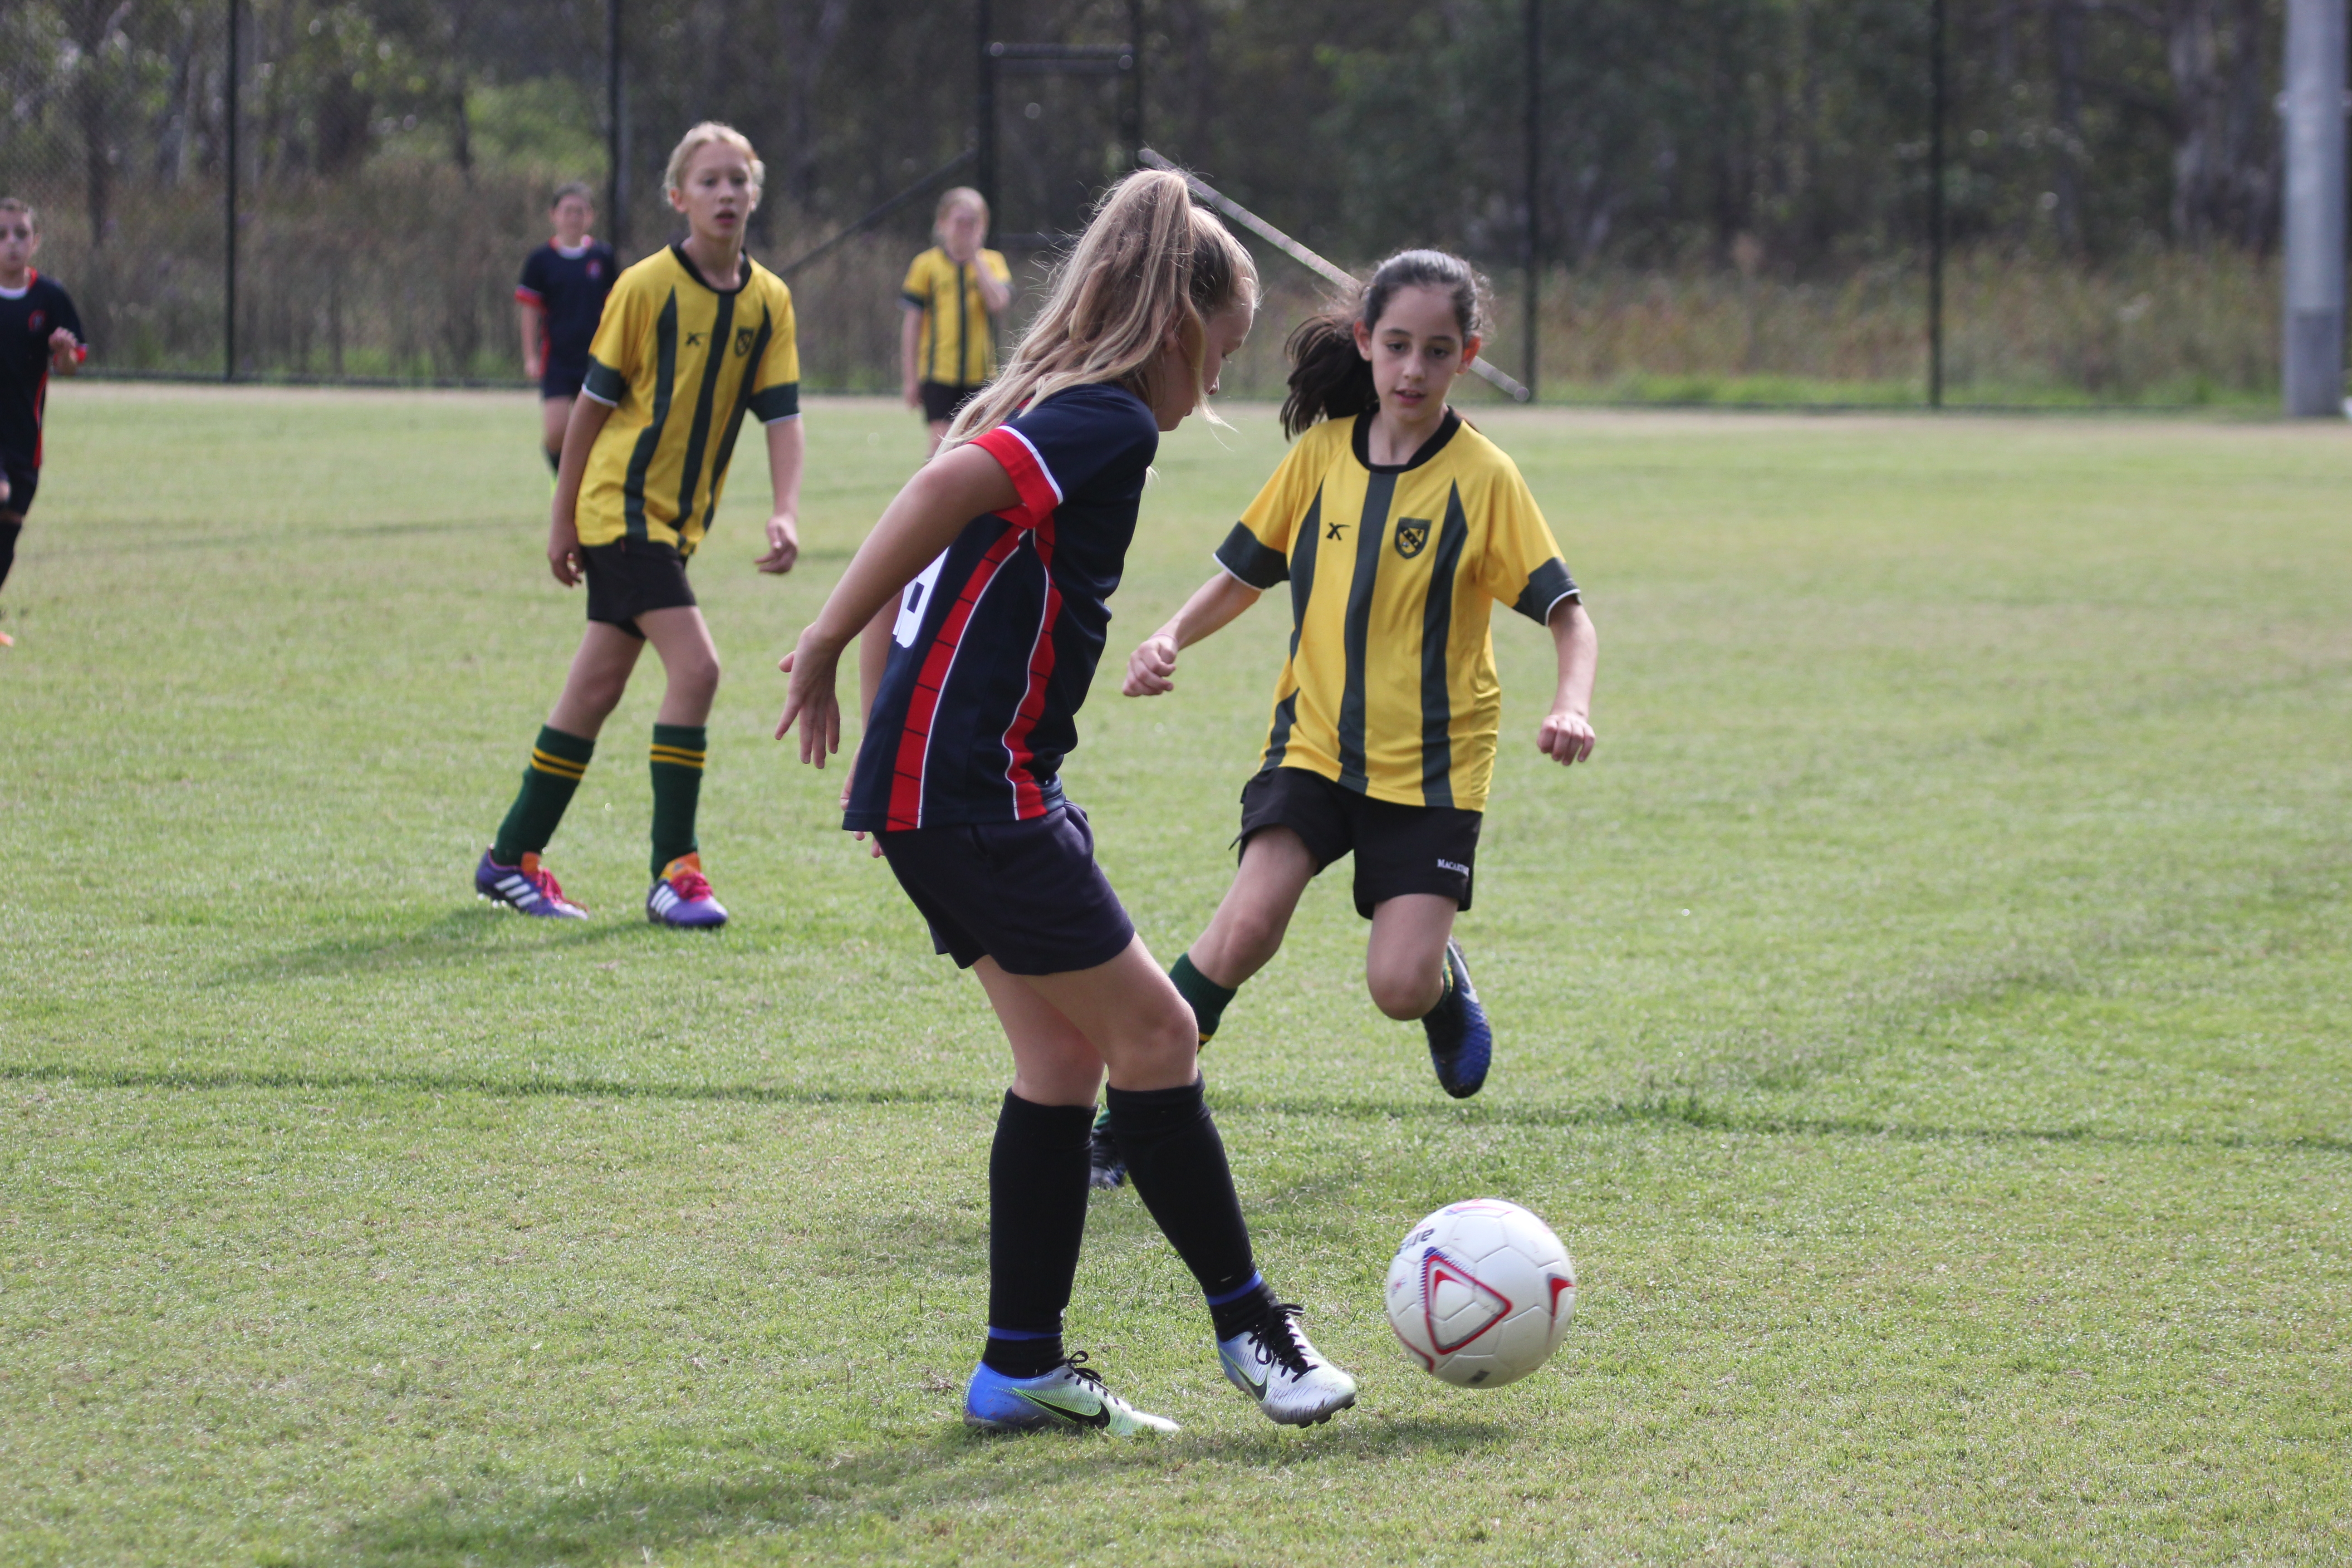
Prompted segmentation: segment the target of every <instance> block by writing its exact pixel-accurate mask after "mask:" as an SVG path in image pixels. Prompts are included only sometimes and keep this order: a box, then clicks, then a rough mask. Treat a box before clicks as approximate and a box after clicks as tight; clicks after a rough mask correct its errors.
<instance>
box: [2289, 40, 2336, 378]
mask: <svg viewBox="0 0 2352 1568" xmlns="http://www.w3.org/2000/svg"><path fill="white" fill-rule="evenodd" d="M2345 46H2346V37H2345V0H2287V8H2286V93H2285V100H2286V101H2285V108H2286V127H2285V130H2286V268H2285V271H2286V277H2285V285H2286V289H2285V292H2286V299H2285V301H2284V303H2285V306H2286V309H2285V310H2284V312H2283V314H2284V317H2285V334H2284V335H2285V342H2284V344H2283V345H2282V347H2283V349H2284V355H2283V357H2284V365H2283V367H2282V368H2283V369H2284V373H2285V374H2284V377H2283V378H2282V379H2283V382H2284V385H2283V386H2282V388H2281V391H2282V393H2283V395H2284V404H2285V408H2286V412H2287V414H2288V415H2289V416H2291V417H2295V418H2306V419H2308V418H2328V417H2335V418H2341V417H2343V416H2344V413H2345V400H2344V110H2345V102H2344V78H2345V59H2344V52H2345Z"/></svg>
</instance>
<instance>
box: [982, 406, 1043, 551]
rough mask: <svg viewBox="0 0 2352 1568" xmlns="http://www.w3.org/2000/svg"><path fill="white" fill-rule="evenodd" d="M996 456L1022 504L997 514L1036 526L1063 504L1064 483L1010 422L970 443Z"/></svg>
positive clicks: (1016, 523)
mask: <svg viewBox="0 0 2352 1568" xmlns="http://www.w3.org/2000/svg"><path fill="white" fill-rule="evenodd" d="M971 444H972V445H973V446H975V447H979V448H980V449H981V450H982V451H983V452H986V453H987V454H988V455H989V456H990V457H992V458H995V459H996V460H997V462H998V464H999V465H1001V466H1002V467H1003V469H1004V473H1005V477H1006V478H1007V479H1011V480H1012V481H1013V494H1015V495H1017V496H1019V497H1020V498H1021V504H1020V505H1019V506H1017V507H1009V508H1007V509H1006V510H1003V511H1000V512H998V513H997V514H996V515H997V516H999V517H1001V518H1003V519H1004V521H1007V522H1009V523H1012V524H1013V526H1014V527H1016V528H1036V527H1038V526H1040V525H1042V524H1043V523H1044V522H1045V521H1046V519H1048V518H1050V517H1052V516H1053V515H1054V509H1055V507H1057V506H1060V505H1061V504H1062V487H1061V486H1060V485H1058V484H1056V483H1055V480H1054V476H1053V473H1052V471H1051V470H1049V469H1048V468H1046V467H1045V458H1041V457H1039V456H1038V455H1037V448H1036V447H1032V446H1031V445H1030V444H1029V443H1028V442H1027V441H1026V440H1025V439H1024V438H1023V437H1022V435H1021V433H1020V432H1019V431H1017V430H1015V429H1013V427H1012V426H1009V425H999V426H997V427H996V428H995V429H993V430H991V431H989V432H988V433H987V434H986V435H984V436H979V437H974V438H973V440H972V443H971Z"/></svg>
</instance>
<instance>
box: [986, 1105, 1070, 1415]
mask: <svg viewBox="0 0 2352 1568" xmlns="http://www.w3.org/2000/svg"><path fill="white" fill-rule="evenodd" d="M1093 1125H1094V1107H1092V1106H1090V1105H1038V1104H1036V1103H1034V1101H1031V1100H1024V1099H1022V1098H1021V1097H1020V1096H1019V1095H1017V1094H1014V1093H1013V1092H1012V1091H1011V1090H1009V1089H1008V1090H1006V1091H1005V1095H1004V1108H1003V1110H999V1111H998V1112H997V1113H996V1142H995V1143H994V1144H993V1145H992V1147H991V1148H990V1150H989V1154H988V1347H987V1349H985V1350H983V1351H982V1352H981V1356H980V1359H981V1360H982V1362H983V1363H986V1364H987V1365H989V1366H990V1367H992V1368H994V1369H995V1370H996V1371H998V1372H1001V1373H1003V1374H1004V1375H1005V1376H1007V1377H1036V1376H1038V1375H1039V1374H1041V1373H1045V1372H1047V1371H1050V1370H1051V1369H1052V1368H1053V1367H1054V1366H1055V1365H1056V1364H1057V1363H1059V1362H1060V1361H1061V1359H1062V1312H1063V1310H1064V1309H1065V1308H1066V1307H1068V1306H1069V1304H1070V1282H1071V1281H1072V1280H1073V1279H1076V1278H1077V1273H1078V1247H1079V1244H1080V1243H1082V1242H1083V1241H1084V1240H1085V1239H1086V1234H1087V1145H1088V1142H1089V1140H1090V1136H1091V1132H1092V1129H1093Z"/></svg>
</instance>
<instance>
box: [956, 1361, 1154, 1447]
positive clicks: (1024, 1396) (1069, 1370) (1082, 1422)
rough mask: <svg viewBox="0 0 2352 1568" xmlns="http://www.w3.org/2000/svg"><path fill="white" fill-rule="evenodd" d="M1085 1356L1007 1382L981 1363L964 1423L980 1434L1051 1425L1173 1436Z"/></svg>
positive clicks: (967, 1391) (967, 1392)
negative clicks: (1088, 1363) (1105, 1380)
mask: <svg viewBox="0 0 2352 1568" xmlns="http://www.w3.org/2000/svg"><path fill="white" fill-rule="evenodd" d="M1086 1359H1087V1352H1084V1351H1080V1352H1078V1353H1077V1354H1076V1355H1074V1356H1072V1357H1070V1358H1069V1359H1068V1360H1067V1361H1065V1362H1064V1363H1062V1364H1061V1365H1059V1366H1057V1367H1055V1369H1054V1370H1053V1371H1051V1372H1049V1373H1045V1375H1044V1376H1042V1377H1007V1376H1005V1375H1004V1374H1003V1373H1001V1372H998V1371H997V1370H996V1369H995V1368H993V1367H992V1366H989V1365H988V1364H987V1363H984V1362H983V1363H982V1364H981V1365H979V1366H978V1367H975V1368H974V1369H973V1370H972V1374H971V1382H970V1383H968V1384H964V1390H963V1424H964V1425H965V1426H970V1427H971V1428H973V1429H974V1430H976V1431H981V1432H1035V1431H1039V1430H1042V1429H1044V1428H1045V1427H1049V1426H1061V1427H1072V1428H1077V1427H1091V1428H1093V1429H1094V1430H1096V1431H1097V1432H1108V1433H1109V1434H1110V1435H1111V1436H1114V1437H1131V1436H1135V1434H1137V1433H1138V1432H1173V1431H1176V1430H1177V1429H1178V1428H1177V1426H1176V1423H1174V1422H1173V1421H1171V1420H1169V1419H1168V1418H1167V1417H1166V1416H1164V1415H1145V1414H1144V1413H1143V1412H1142V1411H1140V1410H1138V1409H1137V1408H1136V1407H1135V1406H1134V1405H1129V1403H1128V1402H1127V1401H1126V1400H1124V1399H1121V1398H1120V1397H1119V1396H1118V1394H1113V1393H1112V1392H1111V1391H1110V1390H1109V1389H1108V1388H1105V1387H1104V1386H1103V1380H1102V1378H1101V1376H1100V1375H1099V1374H1098V1373H1096V1372H1095V1370H1094V1369H1093V1368H1091V1367H1087V1366H1082V1365H1080V1364H1079V1363H1081V1362H1083V1361H1085V1360H1086Z"/></svg>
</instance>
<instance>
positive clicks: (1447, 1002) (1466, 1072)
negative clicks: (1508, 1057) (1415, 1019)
mask: <svg viewBox="0 0 2352 1568" xmlns="http://www.w3.org/2000/svg"><path fill="white" fill-rule="evenodd" d="M1445 975H1446V982H1447V984H1446V987H1445V994H1444V997H1442V998H1441V999H1440V1000H1439V1001H1438V1004H1437V1005H1436V1006H1434V1007H1432V1008H1431V1009H1430V1010H1429V1012H1428V1013H1427V1014H1426V1015H1425V1016H1423V1018H1422V1020H1421V1026H1422V1028H1423V1031H1424V1032H1425V1033H1427V1035H1428V1036H1429V1064H1430V1066H1432V1067H1433V1068H1436V1069H1437V1081H1438V1084H1439V1086H1440V1087H1441V1088H1443V1089H1444V1090H1445V1092H1446V1093H1448V1094H1450V1095H1452V1096H1453V1097H1454V1099H1456V1100H1467V1099H1469V1098H1470V1097H1471V1096H1472V1095H1474V1094H1475V1093H1477V1092H1478V1090H1479V1089H1482V1088H1484V1087H1485V1086H1486V1068H1487V1065H1488V1064H1489V1063H1490V1062H1492V1061H1493V1059H1494V1056H1495V1031H1494V1030H1492V1029H1490V1028H1488V1027H1487V1026H1486V1008H1485V1007H1484V1006H1483V1005H1480V1003H1479V1001H1478V988H1477V987H1476V986H1475V985H1473V984H1470V965H1469V964H1468V963H1465V961H1464V960H1463V957H1462V944H1461V943H1460V942H1454V941H1453V940H1451V939H1448V941H1447V942H1446V943H1445Z"/></svg>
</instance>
